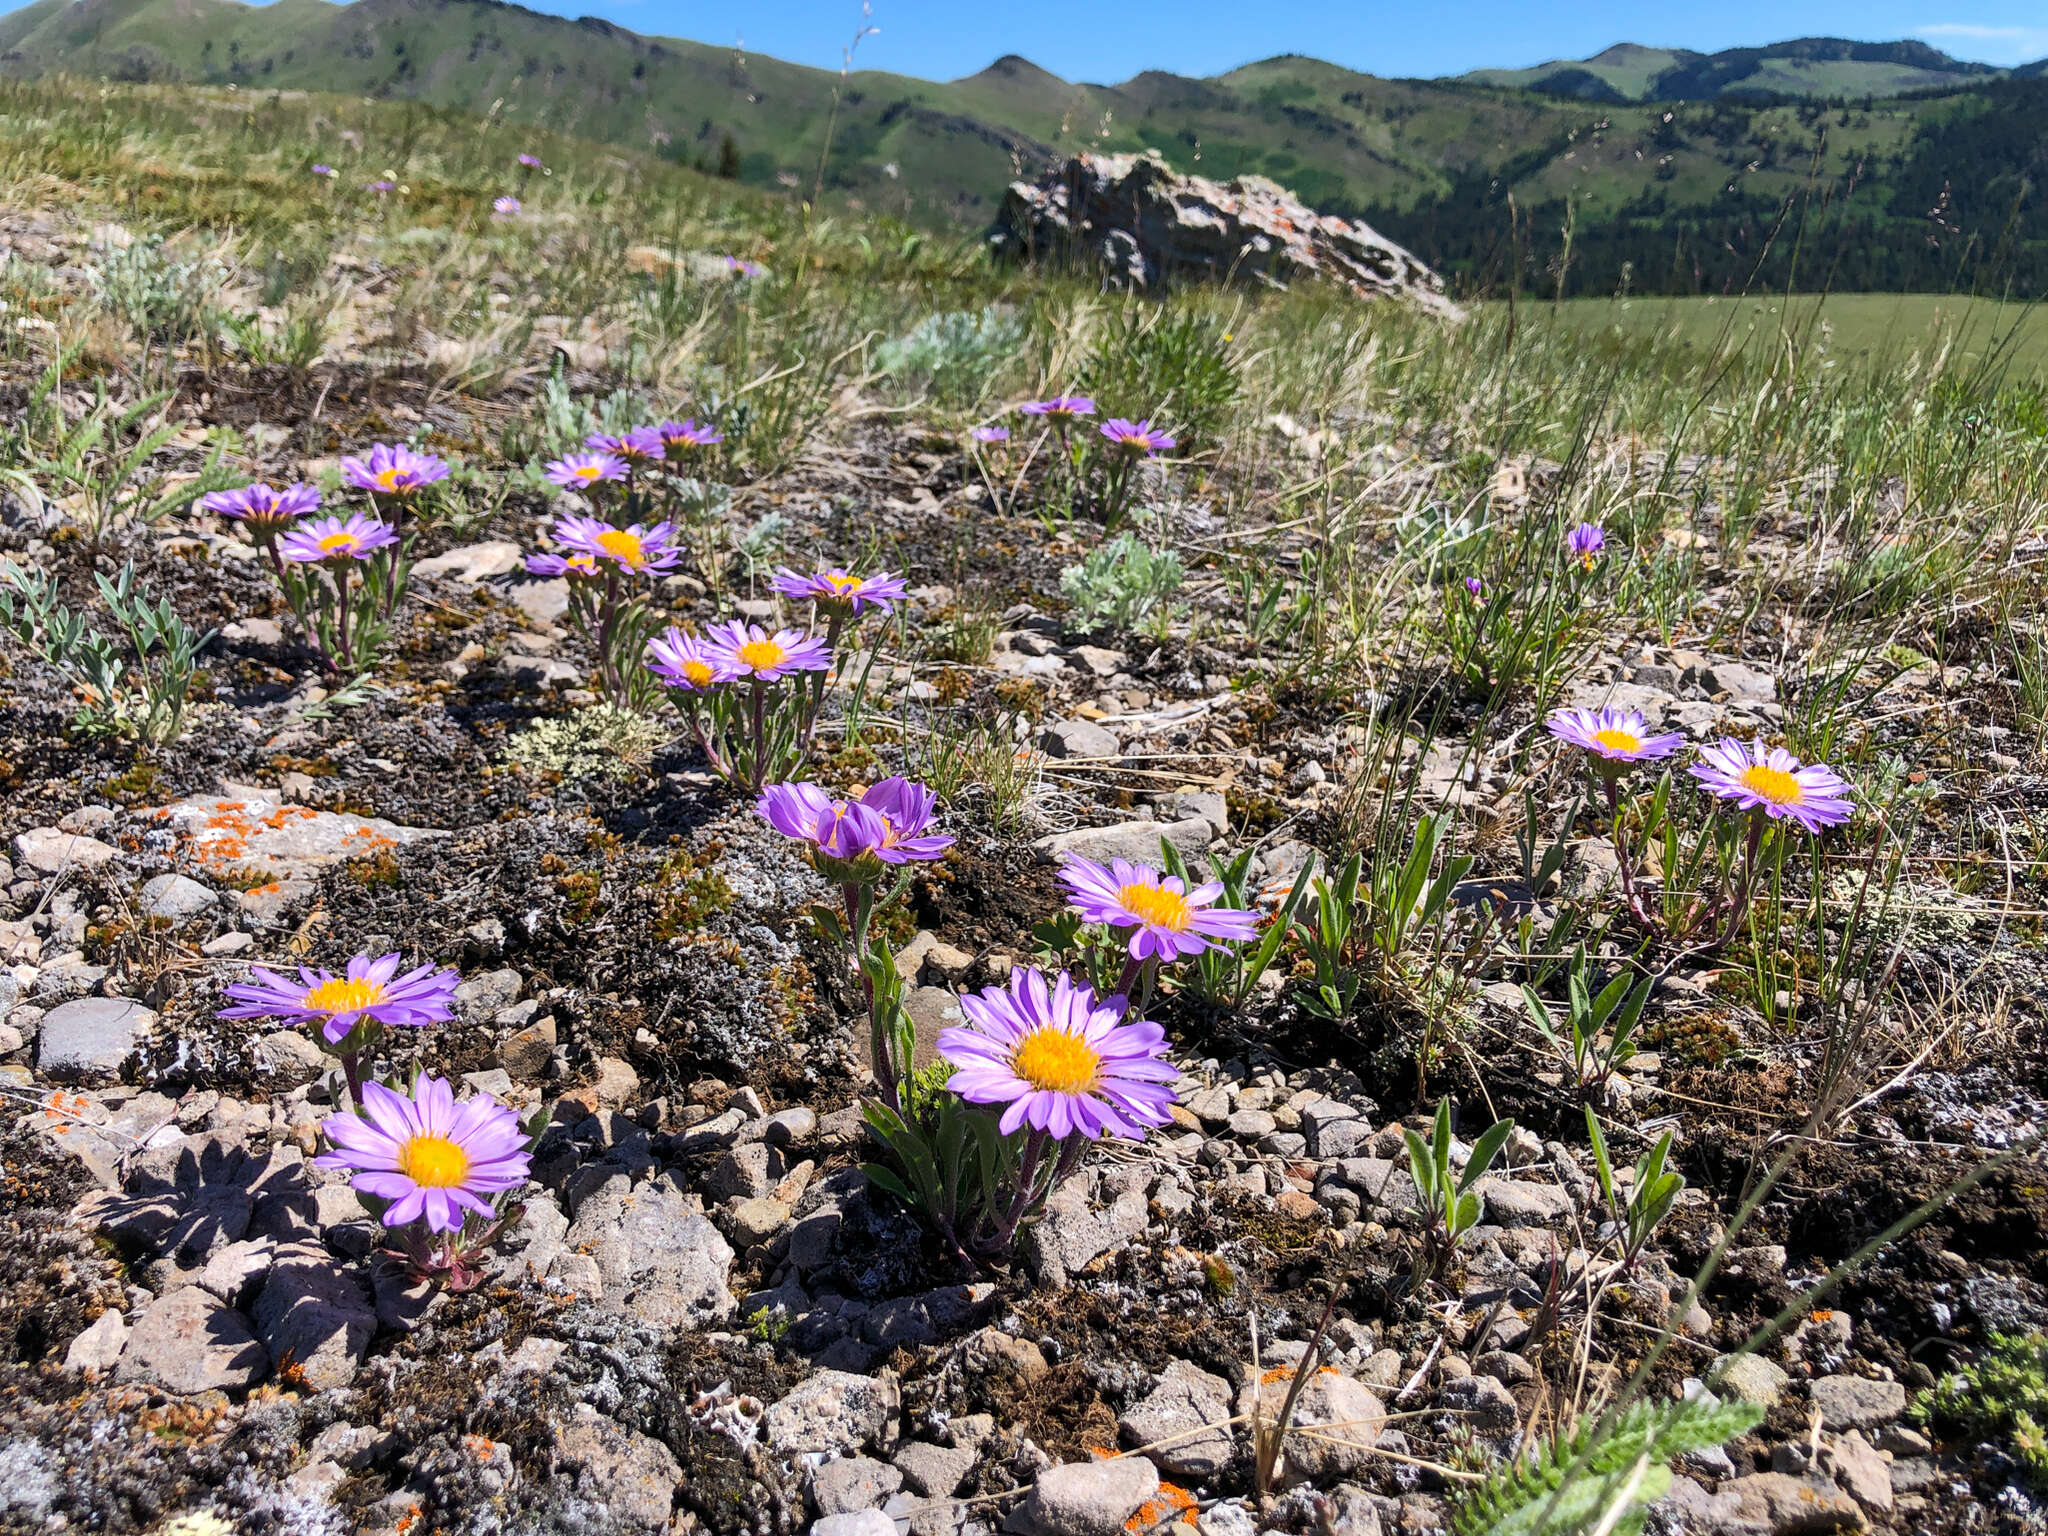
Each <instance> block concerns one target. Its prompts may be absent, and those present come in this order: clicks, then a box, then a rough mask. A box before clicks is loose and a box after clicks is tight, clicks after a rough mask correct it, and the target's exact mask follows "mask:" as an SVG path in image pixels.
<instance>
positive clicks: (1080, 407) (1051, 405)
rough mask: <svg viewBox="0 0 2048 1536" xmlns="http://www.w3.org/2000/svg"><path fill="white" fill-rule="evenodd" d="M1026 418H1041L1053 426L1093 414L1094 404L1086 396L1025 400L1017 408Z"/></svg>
mask: <svg viewBox="0 0 2048 1536" xmlns="http://www.w3.org/2000/svg"><path fill="white" fill-rule="evenodd" d="M1018 409H1019V410H1021V411H1022V412H1023V413H1024V414H1025V415H1026V416H1043V417H1044V418H1045V419H1046V420H1047V421H1050V422H1053V423H1055V424H1059V423H1064V422H1069V421H1075V420H1078V419H1079V418H1081V417H1083V416H1093V415H1094V414H1095V402H1094V401H1093V400H1091V399H1089V398H1088V397H1087V396H1086V395H1054V396H1053V397H1052V398H1051V399H1050V400H1027V401H1025V402H1024V404H1023V405H1021V406H1019V407H1018Z"/></svg>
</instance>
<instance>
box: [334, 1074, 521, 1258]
mask: <svg viewBox="0 0 2048 1536" xmlns="http://www.w3.org/2000/svg"><path fill="white" fill-rule="evenodd" d="M322 1129H323V1130H325V1131H326V1133H327V1139H328V1141H330V1142H331V1143H333V1145H334V1150H333V1151H332V1152H326V1153H322V1154H321V1155H320V1156H319V1157H316V1158H314V1159H313V1162H314V1164H315V1166H317V1167H320V1168H333V1169H341V1170H344V1171H346V1172H350V1173H353V1174H354V1175H355V1177H354V1178H352V1179H350V1180H349V1187H350V1188H351V1189H353V1190H355V1191H356V1192H357V1193H358V1194H363V1195H368V1196H370V1197H371V1198H372V1199H376V1200H389V1201H390V1202H391V1204H390V1205H389V1206H387V1207H386V1208H385V1211H384V1225H385V1226H387V1227H402V1226H405V1225H407V1224H408V1223H410V1222H414V1221H418V1220H420V1219H421V1218H422V1217H424V1218H425V1219H426V1223H427V1229H428V1230H429V1231H432V1232H459V1231H460V1230H461V1229H462V1225H463V1222H464V1221H465V1220H466V1219H467V1213H468V1212H470V1211H474V1212H476V1213H477V1215H479V1216H485V1217H489V1216H495V1215H497V1210H496V1208H495V1207H494V1206H493V1205H492V1204H491V1198H490V1197H491V1196H493V1195H501V1194H503V1193H505V1192H506V1191H507V1190H513V1189H518V1188H519V1187H520V1186H521V1185H523V1184H524V1183H525V1182H526V1176H527V1169H528V1167H529V1166H530V1165H531V1162H532V1158H531V1156H530V1155H529V1153H528V1152H527V1150H526V1149H527V1145H528V1139H527V1135H526V1132H525V1131H524V1130H523V1129H521V1128H520V1124H519V1116H518V1115H517V1114H515V1113H514V1112H513V1111H512V1110H509V1109H507V1108H506V1107H505V1106H504V1105H503V1104H500V1103H499V1102H498V1101H497V1100H496V1099H493V1098H490V1097H488V1096H486V1095H483V1094H479V1095H477V1097H475V1098H473V1099H469V1100H467V1101H465V1102H463V1103H461V1104H458V1103H456V1102H455V1094H454V1092H453V1090H451V1089H450V1088H449V1086H448V1081H447V1079H446V1078H440V1077H422V1078H421V1079H420V1080H419V1082H418V1084H417V1085H415V1087H414V1089H413V1096H412V1097H411V1098H407V1097H406V1096H405V1095H404V1094H401V1093H395V1092H393V1091H392V1090H391V1089H389V1088H387V1087H385V1086H384V1085H383V1084H382V1083H365V1084H363V1107H362V1112H361V1113H360V1114H337V1115H330V1116H328V1118H327V1120H326V1123H325V1124H324V1125H323V1126H322Z"/></svg>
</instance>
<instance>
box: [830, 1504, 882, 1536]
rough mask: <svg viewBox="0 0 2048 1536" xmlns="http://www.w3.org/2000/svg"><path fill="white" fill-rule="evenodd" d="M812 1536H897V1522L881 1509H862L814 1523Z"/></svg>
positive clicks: (831, 1516)
mask: <svg viewBox="0 0 2048 1536" xmlns="http://www.w3.org/2000/svg"><path fill="white" fill-rule="evenodd" d="M811 1536H897V1533H896V1522H895V1521H894V1520H892V1519H890V1518H889V1517H888V1516H887V1515H885V1514H883V1513H882V1512H881V1511H880V1510H879V1509H861V1510H855V1511H854V1512H853V1513H852V1514H850V1515H827V1516H826V1517H825V1518H824V1519H822V1520H817V1521H813V1522H812V1524H811Z"/></svg>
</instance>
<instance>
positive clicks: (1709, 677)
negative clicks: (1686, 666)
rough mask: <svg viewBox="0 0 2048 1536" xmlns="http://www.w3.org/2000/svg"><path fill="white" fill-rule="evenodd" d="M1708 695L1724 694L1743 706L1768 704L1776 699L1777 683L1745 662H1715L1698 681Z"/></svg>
mask: <svg viewBox="0 0 2048 1536" xmlns="http://www.w3.org/2000/svg"><path fill="white" fill-rule="evenodd" d="M1700 681H1701V682H1703V683H1704V684H1705V685H1706V688H1707V691H1708V692H1709V693H1725V694H1728V695H1729V696H1730V697H1731V698H1733V699H1736V700H1738V701H1740V702H1742V703H1745V704H1770V703H1774V702H1775V701H1776V700H1777V697H1778V681H1777V679H1776V678H1774V677H1773V676H1771V674H1770V673H1768V672H1766V671H1764V670H1763V669H1762V668H1760V667H1752V666H1750V665H1749V664H1748V663H1746V662H1740V661H1717V662H1715V663H1714V665H1713V666H1712V667H1711V668H1710V669H1709V670H1708V672H1707V674H1706V676H1705V677H1703V678H1701V679H1700Z"/></svg>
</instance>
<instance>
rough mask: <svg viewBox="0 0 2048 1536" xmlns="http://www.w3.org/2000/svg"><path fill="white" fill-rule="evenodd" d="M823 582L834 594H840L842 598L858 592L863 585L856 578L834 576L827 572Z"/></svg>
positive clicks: (858, 578)
mask: <svg viewBox="0 0 2048 1536" xmlns="http://www.w3.org/2000/svg"><path fill="white" fill-rule="evenodd" d="M825 582H826V584H827V585H828V586H830V587H831V588H832V590H833V591H834V592H837V593H840V594H841V595H842V596H843V595H844V594H846V593H848V592H858V591H859V590H860V589H861V586H862V585H863V583H862V581H861V579H860V577H858V576H834V575H833V574H832V573H831V572H829V571H828V572H826V574H825Z"/></svg>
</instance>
